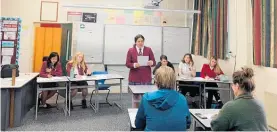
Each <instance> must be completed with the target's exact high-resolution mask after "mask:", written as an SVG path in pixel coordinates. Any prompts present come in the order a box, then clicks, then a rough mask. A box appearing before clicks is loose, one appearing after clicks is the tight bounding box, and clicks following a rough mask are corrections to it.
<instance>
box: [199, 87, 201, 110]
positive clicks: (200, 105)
mask: <svg viewBox="0 0 277 132" xmlns="http://www.w3.org/2000/svg"><path fill="white" fill-rule="evenodd" d="M199 97H200V100H199V108H200V109H201V105H202V91H201V84H199Z"/></svg>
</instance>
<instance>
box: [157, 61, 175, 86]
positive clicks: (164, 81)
mask: <svg viewBox="0 0 277 132" xmlns="http://www.w3.org/2000/svg"><path fill="white" fill-rule="evenodd" d="M175 83H176V76H175V72H174V71H173V69H172V68H170V67H168V66H161V67H160V68H159V69H158V70H157V71H156V73H155V84H156V85H157V87H158V89H174V88H175Z"/></svg>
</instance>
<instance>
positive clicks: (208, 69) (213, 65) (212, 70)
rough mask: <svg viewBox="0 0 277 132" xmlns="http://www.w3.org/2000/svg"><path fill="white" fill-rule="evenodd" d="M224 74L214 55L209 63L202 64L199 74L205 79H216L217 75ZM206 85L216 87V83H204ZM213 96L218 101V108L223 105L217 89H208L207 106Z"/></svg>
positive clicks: (210, 103) (209, 104)
mask: <svg viewBox="0 0 277 132" xmlns="http://www.w3.org/2000/svg"><path fill="white" fill-rule="evenodd" d="M222 74H224V73H223V72H222V70H221V68H220V66H219V64H218V62H217V58H216V57H214V56H213V57H211V58H210V63H209V64H203V67H202V70H201V74H200V76H201V77H202V78H205V79H216V78H218V76H219V75H222ZM206 86H207V87H218V86H217V84H216V83H206ZM213 96H214V97H215V99H216V101H217V102H218V104H219V106H218V108H221V107H222V106H223V103H222V101H221V100H220V96H219V93H218V90H208V101H207V108H211V105H212V101H213Z"/></svg>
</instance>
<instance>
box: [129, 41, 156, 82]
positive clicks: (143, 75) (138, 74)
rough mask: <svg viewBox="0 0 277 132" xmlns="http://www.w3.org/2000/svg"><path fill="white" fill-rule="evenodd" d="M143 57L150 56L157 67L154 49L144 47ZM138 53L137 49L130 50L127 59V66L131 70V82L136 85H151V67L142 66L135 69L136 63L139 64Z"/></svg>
mask: <svg viewBox="0 0 277 132" xmlns="http://www.w3.org/2000/svg"><path fill="white" fill-rule="evenodd" d="M143 56H149V60H152V61H153V65H152V67H153V66H155V65H156V61H155V57H154V54H153V52H152V49H151V48H149V47H146V46H144V48H143ZM137 57H138V51H137V49H136V47H135V46H134V47H133V48H130V49H129V51H128V53H127V57H126V66H127V67H128V68H130V72H129V82H135V83H150V82H151V81H152V75H151V67H150V66H141V67H139V68H134V63H137V62H138V60H137Z"/></svg>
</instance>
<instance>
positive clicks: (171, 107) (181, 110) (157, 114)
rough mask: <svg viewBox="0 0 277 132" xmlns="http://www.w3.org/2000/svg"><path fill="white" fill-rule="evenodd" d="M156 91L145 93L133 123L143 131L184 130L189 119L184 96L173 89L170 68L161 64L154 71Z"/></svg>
mask: <svg viewBox="0 0 277 132" xmlns="http://www.w3.org/2000/svg"><path fill="white" fill-rule="evenodd" d="M155 82H156V83H155V84H156V85H157V87H158V89H159V90H158V91H155V92H151V93H145V94H144V95H143V97H142V99H141V104H140V106H139V109H138V112H137V115H136V120H135V125H136V128H137V129H143V130H145V131H185V130H186V129H188V128H189V127H190V123H191V119H190V112H189V109H188V105H187V100H186V98H185V97H184V96H183V95H182V94H180V93H179V92H177V91H175V90H174V88H175V83H176V76H175V73H174V71H173V70H172V68H170V67H168V66H161V67H160V68H159V69H158V70H157V71H156V73H155Z"/></svg>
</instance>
